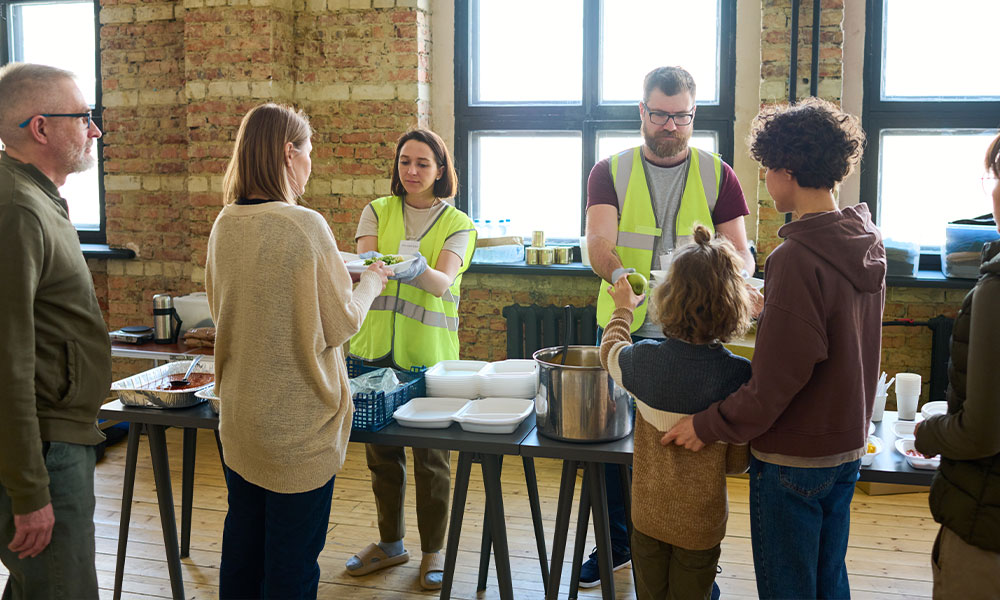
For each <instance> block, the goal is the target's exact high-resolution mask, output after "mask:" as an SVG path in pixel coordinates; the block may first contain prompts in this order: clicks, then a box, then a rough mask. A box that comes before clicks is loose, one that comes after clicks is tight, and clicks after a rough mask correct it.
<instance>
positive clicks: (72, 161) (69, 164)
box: [65, 152, 97, 175]
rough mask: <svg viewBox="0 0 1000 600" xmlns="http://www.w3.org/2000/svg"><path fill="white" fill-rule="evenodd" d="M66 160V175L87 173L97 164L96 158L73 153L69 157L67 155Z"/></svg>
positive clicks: (90, 155) (91, 155) (81, 153)
mask: <svg viewBox="0 0 1000 600" xmlns="http://www.w3.org/2000/svg"><path fill="white" fill-rule="evenodd" d="M65 158H66V174H67V175H69V174H71V173H83V172H84V171H89V170H90V169H91V168H92V167H93V166H94V165H95V164H97V158H96V157H94V155H93V154H84V153H83V152H80V153H79V154H76V153H74V154H73V155H69V153H67V156H66V157H65Z"/></svg>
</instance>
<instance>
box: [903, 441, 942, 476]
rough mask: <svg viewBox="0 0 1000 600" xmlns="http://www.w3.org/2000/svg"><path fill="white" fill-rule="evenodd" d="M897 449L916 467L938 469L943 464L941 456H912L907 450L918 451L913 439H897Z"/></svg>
mask: <svg viewBox="0 0 1000 600" xmlns="http://www.w3.org/2000/svg"><path fill="white" fill-rule="evenodd" d="M896 451H897V452H899V453H900V454H902V455H903V457H904V458H906V462H908V463H910V466H911V467H913V468H914V469H931V470H933V469H937V468H938V466H939V465H940V464H941V458H940V457H938V456H935V457H934V458H924V457H923V456H911V455H909V454H907V453H906V452H907V451H916V448H915V447H914V442H913V440H896Z"/></svg>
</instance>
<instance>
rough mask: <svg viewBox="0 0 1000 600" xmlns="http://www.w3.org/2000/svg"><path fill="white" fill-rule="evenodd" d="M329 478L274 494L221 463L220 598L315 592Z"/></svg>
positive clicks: (310, 595)
mask: <svg viewBox="0 0 1000 600" xmlns="http://www.w3.org/2000/svg"><path fill="white" fill-rule="evenodd" d="M333 479H334V478H332V477H331V478H330V481H328V482H327V483H326V485H324V486H322V487H319V488H317V489H315V490H312V491H309V492H302V493H299V494H279V493H277V492H272V491H270V490H266V489H264V488H262V487H260V486H257V485H254V484H252V483H250V482H249V481H247V480H245V479H243V478H242V477H240V476H239V474H237V473H236V471H233V470H232V469H229V468H228V467H227V468H226V487H227V488H229V512H227V513H226V524H225V526H224V527H223V530H222V565H221V566H220V568H219V597H220V598H223V599H225V598H315V597H316V590H317V587H318V586H319V563H318V562H317V559H318V558H319V553H320V552H322V550H323V546H324V545H325V544H326V532H327V529H328V528H329V522H330V501H331V499H332V498H333Z"/></svg>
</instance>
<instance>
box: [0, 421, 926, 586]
mask: <svg viewBox="0 0 1000 600" xmlns="http://www.w3.org/2000/svg"><path fill="white" fill-rule="evenodd" d="M167 440H168V444H169V453H170V457H171V459H172V460H171V475H172V486H173V492H174V500H175V503H176V506H175V510H176V512H177V519H178V527H179V526H180V522H179V521H180V489H181V473H180V467H181V464H180V456H181V434H180V431H179V430H169V431H168V432H167ZM456 463H457V460H455V457H454V456H453V460H452V466H453V467H454V466H455V464H456ZM138 465H139V467H138V469H137V473H136V483H135V497H134V502H133V506H132V520H131V526H130V530H129V542H128V551H127V557H128V558H127V561H126V573H125V577H124V585H123V590H124V592H123V598H132V599H143V600H150V599H154V598H169V597H170V580H169V577H168V575H167V565H166V562H165V560H164V553H163V534H162V531H161V530H160V517H159V511H158V509H157V505H156V488H155V486H154V483H153V472H152V468H151V466H150V460H149V446H148V445H147V443H146V440H145V437H143V440H142V443H141V444H140V455H139V462H138ZM124 468H125V444H124V443H122V444H118V445H116V446H113V447H112V448H109V449H108V451H107V454H106V456H105V457H104V459H103V460H102V461H101V462H100V463H98V465H97V476H96V483H95V493H96V496H97V509H96V512H95V515H94V521H95V525H96V530H97V572H98V581H99V584H100V586H101V597H102V598H111V590H112V587H113V585H114V570H115V552H116V551H117V545H118V523H119V519H120V517H121V491H122V477H123V473H124ZM535 468H536V471H537V475H538V489H539V494H540V496H541V507H542V515H543V518H544V519H545V531H546V534H547V537H548V539H547V540H546V543H547V544H549V545H551V542H552V539H551V537H552V528H553V524H554V521H555V511H556V504H557V499H558V498H557V496H558V492H559V477H560V475H561V470H562V467H561V464H560V463H559V462H558V461H554V460H545V459H538V460H536V461H535ZM502 480H503V489H504V508H505V510H506V515H507V532H508V536H509V545H510V561H511V571H512V573H513V577H514V595H515V597H516V598H517V599H518V600H522V599H524V600H534V599H541V598H542V582H541V576H540V574H539V567H538V559H537V558H536V549H535V540H534V532H533V529H532V525H531V518H530V512H529V510H528V496H527V492H526V490H525V487H524V472H523V470H522V465H521V461H520V460H518V459H517V458H515V457H507V458H506V460H505V461H504V469H503V474H502ZM748 487H749V483H748V481H747V479H746V478H745V477H744V478H730V479H729V502H730V506H729V508H730V517H729V526H728V530H727V536H726V539H725V540H724V541H723V543H722V559H721V566H722V573H721V574H720V575H719V578H718V582H719V586H720V587H721V588H722V591H723V598H730V599H737V600H742V599H750V598H756V597H757V593H756V587H755V583H754V571H753V555H752V552H751V548H750V521H749V516H748V515H749V503H748ZM577 497H579V483H578V485H577ZM413 498H414V491H413V483H412V478H411V479H410V481H409V482H408V490H407V496H406V520H407V532H408V535H407V538H406V539H407V541H408V546H409V550H410V552H411V553H412V556H413V558H412V559H411V560H410V562H409V563H407V564H404V565H401V566H399V567H395V568H392V569H388V570H386V571H383V572H379V573H375V574H372V575H369V576H367V577H360V578H355V577H351V576H349V575H347V573H346V571H345V570H344V562H345V561H346V560H347V559H348V558H349V557H350V556H351V555H352V554H354V553H355V552H357V551H358V550H360V549H361V548H362V547H363V546H365V545H366V544H368V543H369V542H371V541H374V540H376V539H377V537H378V531H377V527H376V514H375V504H374V502H373V500H372V492H371V485H370V481H369V477H368V469H367V467H366V465H365V453H364V448H363V447H362V446H361V445H359V444H351V445H350V447H349V448H348V452H347V459H346V461H345V464H344V468H343V470H342V471H341V472H340V474H338V475H337V480H336V484H335V486H334V492H333V507H332V510H331V513H330V523H329V528H328V532H327V542H326V547H325V549H324V550H323V553H322V554H321V555H320V559H319V562H320V569H321V571H322V575H321V580H320V587H319V597H320V598H330V599H343V598H357V599H359V600H367V599H373V600H374V599H379V600H381V599H388V600H392V599H398V600H414V599H416V598H427V597H436V596H437V594H435V593H430V592H424V591H423V590H421V589H420V587H419V585H418V584H417V575H418V572H419V565H420V560H419V549H420V547H419V541H418V540H419V537H418V534H417V530H416V507H415V505H414V500H413ZM484 499H485V494H484V492H483V485H482V478H481V476H480V473H479V472H478V470H477V469H475V468H474V469H473V474H472V481H471V483H470V486H469V495H468V500H467V502H466V505H465V519H464V521H463V525H462V540H461V542H460V544H459V552H458V566H457V568H456V572H455V584H454V593H453V594H452V597H454V598H461V599H476V600H487V599H490V600H491V599H493V598H499V593H498V589H497V585H496V578H495V575H494V572H493V571H492V569H491V571H490V579H489V583H488V586H487V590H486V591H485V592H482V593H477V592H476V579H477V572H478V571H477V570H478V565H479V544H480V536H481V535H482V530H483V510H484ZM225 515H226V485H225V480H224V478H223V475H222V469H221V465H220V462H219V456H218V452H217V450H216V446H215V439H214V438H213V436H212V433H211V432H209V431H200V432H199V436H198V458H197V463H196V467H195V493H194V509H193V511H192V532H191V556H190V557H188V558H185V559H183V560H182V566H181V572H182V576H183V578H184V590H185V593H186V597H187V598H189V599H198V600H200V599H208V598H216V597H218V579H219V572H218V570H219V560H220V556H221V550H222V526H223V521H224V519H225ZM575 523H576V516H575V514H574V515H573V516H572V518H571V527H570V529H571V531H570V537H569V540H568V542H567V558H566V563H565V565H564V568H563V581H562V586H561V588H562V589H561V593H560V597H566V596H567V594H568V580H569V573H570V563H569V561H570V556H568V554H569V553H571V552H572V549H573V544H574V536H573V531H572V530H573V529H574V526H575ZM936 533H937V525H936V524H935V523H934V520H933V519H932V518H931V515H930V511H929V510H928V508H927V494H926V492H923V493H908V494H897V495H885V496H868V495H866V494H865V493H864V492H862V491H861V490H858V491H857V493H856V494H855V496H854V502H853V503H852V505H851V534H850V541H849V544H850V546H849V548H848V553H847V569H848V571H849V573H850V581H851V591H852V594H853V597H854V598H856V599H861V600H872V599H882V598H884V599H890V600H901V599H904V598H929V597H930V596H931V570H930V563H929V560H930V559H929V554H930V549H931V545H932V544H933V541H934V536H935V535H936ZM593 546H594V542H593V535H592V533H591V534H590V535H589V536H588V540H587V543H586V548H587V549H588V550H589V549H590V548H592V547H593ZM549 552H550V553H551V548H549ZM631 577H632V573H631V570H630V569H623V570H621V571H618V572H617V573H616V584H617V585H616V596H617V597H618V598H633V597H634V593H633V590H632V580H631ZM6 579H7V572H6V570H5V569H4V568H3V566H2V565H0V584H3V583H5V582H6ZM580 597H581V598H593V599H596V598H600V591H599V588H594V589H591V590H581V592H580Z"/></svg>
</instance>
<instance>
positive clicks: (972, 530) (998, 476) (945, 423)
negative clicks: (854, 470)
mask: <svg viewBox="0 0 1000 600" xmlns="http://www.w3.org/2000/svg"><path fill="white" fill-rule="evenodd" d="M980 273H981V275H980V277H979V281H978V282H976V286H975V287H974V288H972V290H971V291H970V292H969V293H968V295H966V297H965V300H964V301H963V302H962V308H961V310H959V312H958V317H957V318H956V319H955V329H954V332H953V333H952V339H951V361H950V362H949V364H948V380H949V382H948V413H947V414H945V415H940V416H937V417H933V418H930V419H928V420H926V421H924V422H923V423H921V424H920V426H919V427H918V428H917V441H916V447H917V450H918V451H920V452H922V453H924V454H928V455H931V454H940V455H941V467H940V469H938V472H937V474H936V475H935V476H934V483H933V484H932V485H931V493H930V506H931V514H933V515H934V519H935V520H936V521H938V522H939V523H941V524H942V525H944V526H945V527H947V528H948V529H951V530H952V531H954V532H955V533H956V534H957V535H958V536H959V537H961V538H962V539H963V540H965V541H966V542H967V543H969V544H971V545H973V546H976V547H978V548H982V549H983V550H989V551H991V552H1000V242H993V243H992V244H987V245H986V247H984V248H983V264H982V266H981V267H980Z"/></svg>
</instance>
